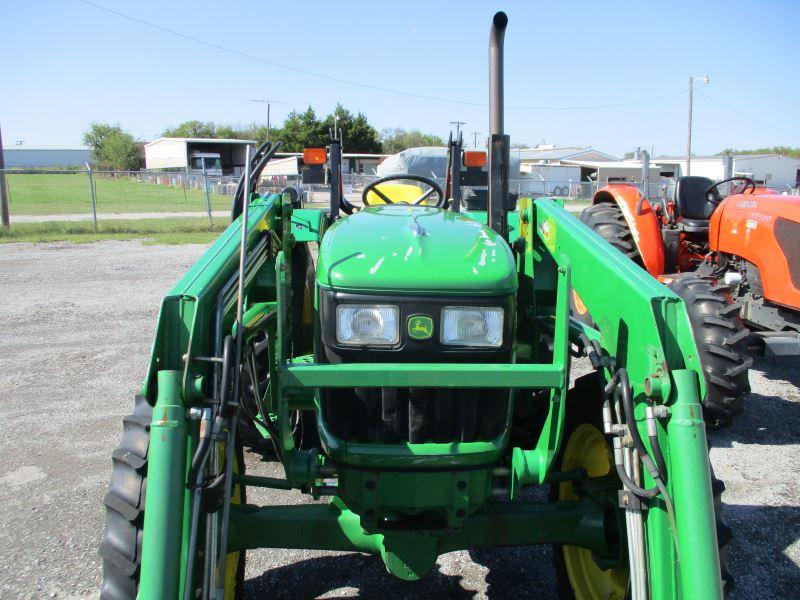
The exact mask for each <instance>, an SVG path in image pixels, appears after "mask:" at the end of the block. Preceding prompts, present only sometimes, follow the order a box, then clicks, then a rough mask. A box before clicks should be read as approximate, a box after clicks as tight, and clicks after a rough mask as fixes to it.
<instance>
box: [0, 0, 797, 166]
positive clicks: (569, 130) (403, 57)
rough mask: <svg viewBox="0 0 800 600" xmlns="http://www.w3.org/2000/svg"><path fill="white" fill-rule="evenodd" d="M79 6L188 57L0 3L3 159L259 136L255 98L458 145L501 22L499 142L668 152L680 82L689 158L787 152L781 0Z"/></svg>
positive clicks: (126, 33) (66, 14)
mask: <svg viewBox="0 0 800 600" xmlns="http://www.w3.org/2000/svg"><path fill="white" fill-rule="evenodd" d="M92 2H94V3H95V4H97V5H100V6H103V7H105V8H108V9H111V10H112V11H117V12H121V13H124V14H126V15H128V16H130V17H133V18H135V19H139V20H143V21H147V22H150V23H152V24H155V25H157V26H159V27H163V28H166V29H169V30H172V31H174V32H176V33H178V34H180V35H182V36H188V37H191V38H195V39H196V40H201V41H202V42H205V44H201V43H198V42H196V41H191V40H189V39H186V38H185V37H178V36H176V35H173V34H171V33H168V32H166V31H163V30H161V29H156V28H154V27H152V26H148V25H145V24H142V23H139V22H135V21H132V20H130V19H127V18H124V17H122V16H119V15H115V14H111V13H109V12H107V11H105V10H102V9H100V8H97V7H96V6H92V5H91V4H90V3H87V2H85V1H82V0H61V1H55V0H42V1H38V2H21V1H18V0H0V48H1V49H2V51H3V58H2V60H0V127H2V135H3V142H4V145H5V146H9V145H13V144H14V143H15V142H16V141H17V140H24V142H25V144H28V145H72V144H79V143H80V142H81V137H82V134H83V132H84V131H85V130H86V128H87V125H88V124H89V123H90V122H91V121H104V122H110V123H119V124H120V125H121V126H122V127H123V128H125V129H127V130H129V131H130V132H131V133H133V134H134V135H135V136H136V137H137V138H139V139H142V140H152V139H155V138H156V137H158V136H159V134H160V133H161V132H162V131H163V130H164V129H165V128H166V127H169V126H173V125H176V124H178V123H180V122H182V121H185V120H189V119H199V120H210V121H215V122H219V123H229V124H243V123H249V122H253V121H260V122H263V121H266V107H265V106H264V105H263V104H259V103H255V102H250V101H249V100H250V99H263V98H272V99H276V100H281V101H283V102H285V104H274V105H273V106H272V118H273V122H275V121H277V122H281V121H282V120H283V118H284V117H285V116H286V114H287V113H288V112H290V111H291V110H293V109H296V110H303V109H305V108H306V107H307V106H309V105H311V106H312V107H313V108H314V110H315V111H316V112H317V114H318V115H320V116H324V115H326V114H328V112H330V111H331V109H332V108H333V107H334V106H335V105H336V103H337V102H341V103H342V104H343V105H344V106H345V107H347V108H349V109H350V110H352V111H354V112H357V111H361V112H364V113H365V114H366V115H367V117H368V119H369V121H370V122H371V123H372V124H373V125H374V126H375V127H376V128H377V129H378V130H381V129H383V128H386V127H404V128H406V129H420V130H422V131H424V132H430V133H435V134H437V135H439V136H441V137H443V138H446V137H447V135H448V133H449V131H450V129H451V126H450V121H465V122H466V125H464V126H463V131H464V132H465V138H466V139H467V140H468V141H470V142H471V141H472V139H473V135H472V133H473V132H478V135H477V137H478V138H479V139H481V138H485V136H486V135H487V131H488V108H487V107H486V106H485V104H486V102H487V101H488V90H487V79H488V75H487V41H488V31H489V26H490V23H491V18H492V15H493V14H494V12H495V11H496V10H498V9H502V10H505V11H506V13H507V14H508V16H509V25H508V29H507V33H506V46H505V50H506V71H505V77H506V89H505V94H506V104H507V109H506V133H509V134H510V135H511V141H512V143H522V144H526V145H535V144H540V143H542V142H544V143H547V144H555V145H558V146H582V147H588V146H591V147H593V148H597V149H599V150H602V151H605V152H609V153H611V154H614V155H617V156H621V155H622V154H623V153H625V152H627V151H630V150H633V149H635V148H636V147H642V148H647V149H653V150H654V151H655V154H656V155H674V154H681V153H685V151H686V129H687V105H688V95H687V88H688V78H689V77H690V76H702V75H706V74H707V75H709V76H710V82H709V83H708V84H707V85H705V84H702V83H696V90H697V91H696V93H695V102H694V132H693V146H692V149H693V151H694V153H696V154H699V155H702V154H713V153H716V152H719V151H721V150H723V149H725V148H729V147H731V148H737V149H743V148H754V147H764V146H777V145H785V146H800V110H798V99H800V44H798V43H797V32H798V29H797V27H798V23H800V1H798V0H761V1H737V0H725V1H707V0H695V1H693V2H684V1H683V0H676V1H673V2H641V1H633V2H627V1H618V2H597V1H596V0H594V1H587V2H584V1H569V0H561V1H550V2H541V1H520V2H517V1H510V0H509V1H506V2H504V3H502V4H500V3H495V2H488V1H483V2H479V1H461V2H444V1H436V0H428V1H427V2H420V1H416V0H404V1H402V2H399V1H394V2H375V1H374V0H373V1H371V2H357V1H352V0H350V1H347V2H343V1H338V2H324V3H323V2H303V1H300V0H294V1H283V2H274V1H260V0H250V1H249V2H236V1H224V2H221V1H219V0H217V1H216V2H205V1H203V0H192V1H183V0H180V1H179V0H175V1H171V2H164V1H163V0H162V1H160V2H156V1H153V0H137V2H130V1H128V2H118V1H114V0H92ZM215 46H216V47H215ZM219 47H224V48H225V49H227V51H226V50H223V49H220V48H219ZM287 67H288V68H287ZM315 74H316V75H315ZM320 75H321V76H320ZM356 84H358V85H356ZM378 88H380V89H378ZM421 96H425V97H421ZM642 100H645V101H642ZM609 105H617V106H609ZM619 105H621V106H619Z"/></svg>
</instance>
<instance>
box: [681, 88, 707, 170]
mask: <svg viewBox="0 0 800 600" xmlns="http://www.w3.org/2000/svg"><path fill="white" fill-rule="evenodd" d="M697 79H698V80H699V81H702V82H703V83H705V84H708V82H709V81H711V79H710V78H709V76H708V75H703V76H702V77H698V78H697ZM693 101H694V77H689V131H688V133H687V136H686V174H687V175H691V174H692V103H693Z"/></svg>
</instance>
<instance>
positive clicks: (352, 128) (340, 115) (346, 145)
mask: <svg viewBox="0 0 800 600" xmlns="http://www.w3.org/2000/svg"><path fill="white" fill-rule="evenodd" d="M334 124H335V125H336V128H337V130H338V131H339V132H340V133H339V136H340V138H341V140H342V150H343V151H344V152H363V153H365V154H376V153H379V152H380V151H381V150H382V145H381V142H380V139H379V137H378V131H377V130H376V129H375V128H374V127H373V126H372V125H370V124H369V122H368V121H367V117H366V116H365V115H364V113H358V114H357V115H355V116H353V113H351V112H350V111H349V110H347V109H346V108H345V107H344V106H342V105H341V104H337V105H336V108H334V109H333V112H332V113H331V114H329V115H328V116H327V117H325V120H324V121H323V122H322V125H323V127H324V128H325V131H326V132H327V131H333V128H334Z"/></svg>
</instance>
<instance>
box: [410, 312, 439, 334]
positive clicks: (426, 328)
mask: <svg viewBox="0 0 800 600" xmlns="http://www.w3.org/2000/svg"><path fill="white" fill-rule="evenodd" d="M432 335H433V319H431V318H430V317H426V316H424V315H416V316H414V317H409V319H408V337H410V338H412V339H415V340H427V339H429V338H430V337H431V336H432Z"/></svg>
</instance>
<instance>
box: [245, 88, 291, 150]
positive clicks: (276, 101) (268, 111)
mask: <svg viewBox="0 0 800 600" xmlns="http://www.w3.org/2000/svg"><path fill="white" fill-rule="evenodd" d="M249 102H258V103H260V104H266V105H267V141H269V136H270V133H269V130H270V123H269V116H270V115H269V113H270V105H271V104H287V103H286V102H284V101H283V100H272V99H270V98H262V99H258V100H255V99H251V100H249Z"/></svg>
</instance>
